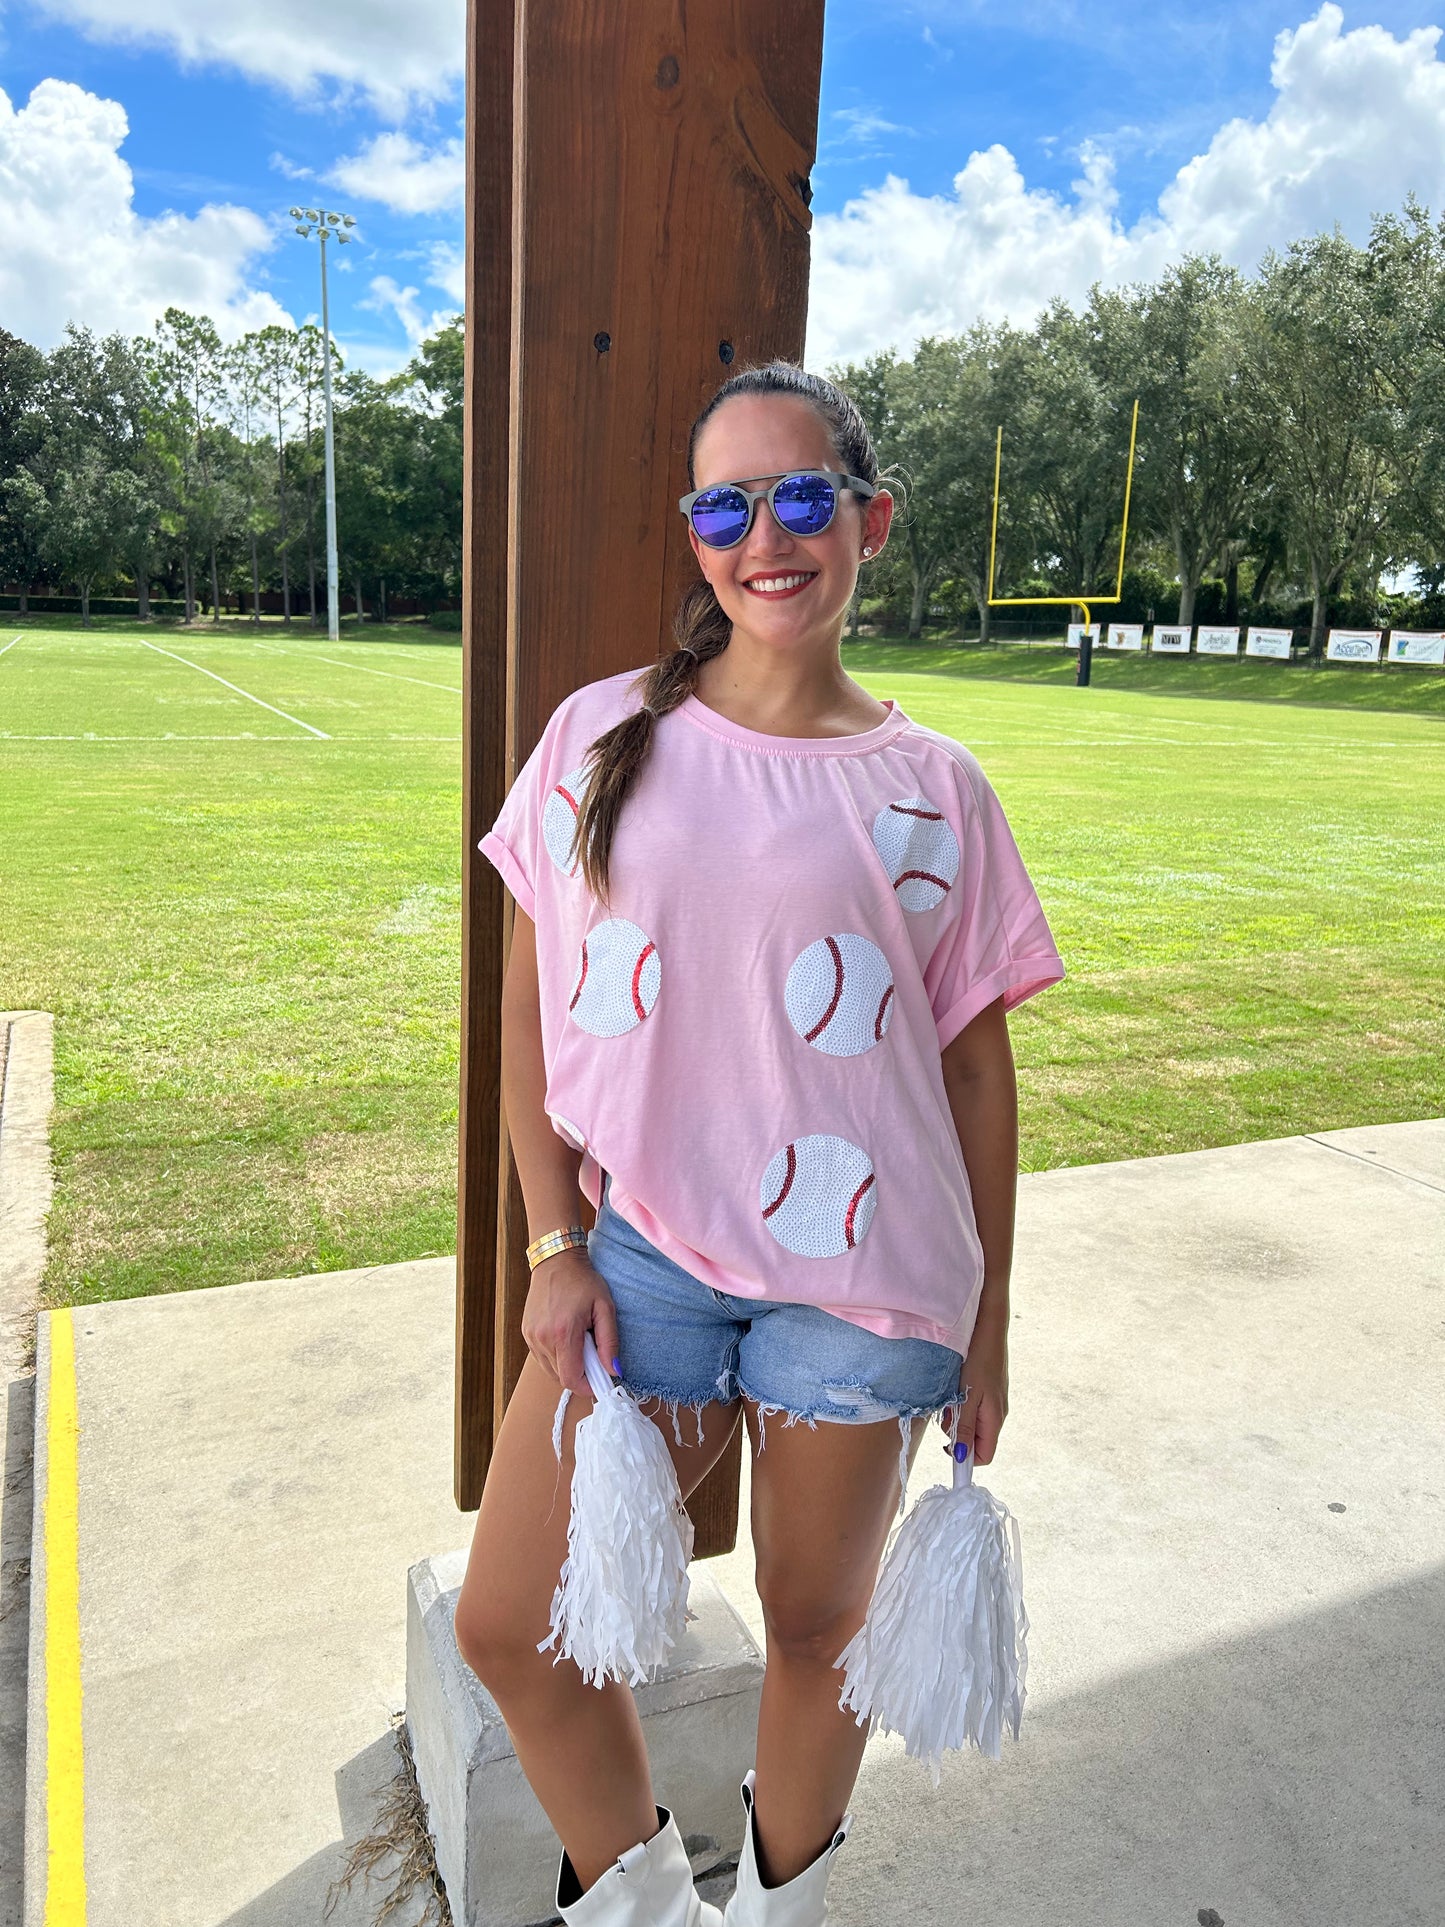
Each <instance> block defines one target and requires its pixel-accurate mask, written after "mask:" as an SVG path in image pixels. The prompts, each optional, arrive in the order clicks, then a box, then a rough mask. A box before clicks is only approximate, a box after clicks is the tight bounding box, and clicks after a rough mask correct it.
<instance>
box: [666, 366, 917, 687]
mask: <svg viewBox="0 0 1445 1927" xmlns="http://www.w3.org/2000/svg"><path fill="white" fill-rule="evenodd" d="M846 467H847V463H845V462H843V461H842V460H840V458H839V455H838V451H837V449H836V448H834V446H833V442H832V438H831V436H830V435H829V433H828V428H827V424H826V423H825V422H824V420H823V418H822V416H821V415H820V414H819V413H818V411H817V410H816V409H815V408H814V407H813V406H812V404H811V403H809V402H806V401H804V400H803V399H802V398H801V397H800V396H797V395H776V394H763V395H757V394H753V395H747V394H744V395H734V396H732V397H731V398H730V399H729V400H727V401H725V402H724V403H723V404H722V405H721V407H719V408H718V409H717V411H716V412H715V413H714V414H713V415H711V416H710V417H709V418H708V420H707V422H706V424H705V425H704V427H703V430H702V433H701V434H700V435H699V437H698V444H697V449H696V451H695V454H694V460H693V469H694V476H695V480H694V483H693V486H694V487H695V488H712V487H714V486H715V485H716V484H717V483H719V482H740V483H741V484H742V485H743V486H744V487H745V488H749V489H758V488H767V487H768V485H769V484H770V483H771V482H772V481H774V480H775V479H776V478H777V477H778V476H779V475H787V474H792V473H793V472H794V471H795V470H797V469H800V468H827V469H834V470H841V469H846ZM892 515H893V498H892V496H891V495H889V494H887V493H886V491H885V492H880V493H879V494H877V495H875V496H872V497H871V498H870V499H869V500H867V501H865V500H864V499H863V497H862V496H860V495H855V494H854V493H853V492H852V490H851V489H849V490H845V491H843V492H842V493H841V494H840V496H839V500H838V508H837V512H836V513H835V514H834V516H833V519H832V521H831V522H830V523H829V524H828V526H827V528H826V529H824V530H823V532H822V534H821V535H810V536H799V535H789V534H788V532H787V530H786V529H784V528H783V527H782V526H781V524H780V523H779V521H778V519H777V517H776V516H775V515H774V514H773V512H772V510H771V508H770V507H769V506H768V504H767V503H766V502H759V503H758V505H757V507H756V508H755V510H754V511H753V520H752V526H751V527H750V528H749V530H748V532H747V534H746V535H745V536H744V537H743V539H742V541H741V542H739V543H738V544H737V546H736V547H735V548H731V549H710V548H709V547H708V545H707V543H706V542H703V541H701V540H700V539H699V537H698V534H697V531H696V530H695V529H694V528H692V526H691V524H690V523H689V527H688V539H689V541H690V542H691V543H692V552H693V554H694V555H695V556H696V557H697V561H698V567H699V568H700V569H701V570H702V572H703V574H704V575H705V576H706V578H707V580H708V581H709V582H710V583H711V584H712V587H713V593H714V594H715V595H716V596H717V599H718V601H719V602H720V603H721V604H722V608H723V612H724V613H725V614H726V615H727V616H728V617H729V618H730V619H731V621H732V624H733V633H734V637H736V636H737V635H738V633H739V632H741V633H743V634H744V635H746V636H748V637H751V638H754V639H755V640H756V641H757V642H758V643H759V644H760V645H762V646H764V647H774V648H776V647H779V646H781V645H786V646H790V647H794V648H797V647H801V646H803V645H808V644H812V645H817V646H819V647H825V646H826V647H828V648H830V649H836V647H837V644H838V639H839V637H840V636H841V635H842V632H843V621H844V618H845V616H846V615H847V613H848V605H849V603H850V602H851V601H852V599H853V588H854V584H855V583H856V581H857V577H858V565H859V563H860V561H861V560H862V559H863V550H864V548H865V547H867V548H870V549H871V550H872V552H873V554H874V555H875V556H876V555H877V554H878V552H879V550H880V549H881V548H882V546H883V543H884V540H885V539H886V536H887V533H888V524H889V522H890V520H891V519H892ZM764 585H767V586H764Z"/></svg>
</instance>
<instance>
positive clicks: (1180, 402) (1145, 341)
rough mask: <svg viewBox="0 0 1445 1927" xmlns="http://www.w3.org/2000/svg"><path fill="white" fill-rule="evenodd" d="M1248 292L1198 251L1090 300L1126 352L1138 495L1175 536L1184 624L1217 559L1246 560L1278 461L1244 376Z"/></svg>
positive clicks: (1146, 512) (1143, 515)
mask: <svg viewBox="0 0 1445 1927" xmlns="http://www.w3.org/2000/svg"><path fill="white" fill-rule="evenodd" d="M1247 301H1248V290H1247V284H1246V283H1245V281H1244V278H1243V277H1242V276H1241V275H1240V274H1239V273H1238V272H1237V271H1236V270H1235V269H1234V268H1231V267H1226V266H1225V264H1224V263H1223V262H1222V261H1221V260H1220V259H1219V258H1218V256H1211V257H1209V258H1208V259H1203V258H1201V257H1199V256H1193V255H1192V256H1188V257H1186V258H1185V259H1184V260H1183V261H1181V262H1179V263H1178V264H1177V265H1176V266H1175V267H1172V268H1169V269H1166V271H1165V272H1164V274H1163V275H1162V276H1161V277H1160V279H1159V280H1158V281H1157V282H1156V283H1155V284H1154V285H1153V286H1152V287H1149V288H1142V289H1133V290H1130V291H1129V293H1128V294H1126V295H1110V296H1104V295H1100V294H1099V293H1098V292H1097V290H1096V291H1095V295H1094V298H1093V304H1092V305H1093V307H1094V308H1095V310H1096V311H1097V312H1099V313H1100V315H1101V317H1102V315H1103V314H1105V313H1110V314H1111V315H1112V319H1113V329H1112V332H1113V335H1114V338H1115V340H1116V341H1117V343H1118V344H1119V346H1120V347H1121V348H1122V349H1123V350H1124V352H1123V354H1122V355H1120V356H1119V358H1118V362H1117V364H1116V367H1115V368H1114V370H1113V371H1112V379H1113V382H1114V385H1115V386H1116V387H1117V388H1118V389H1119V390H1120V399H1121V400H1122V399H1123V391H1124V390H1126V389H1127V390H1130V391H1132V392H1133V393H1134V394H1136V395H1137V396H1138V400H1139V446H1138V456H1137V466H1136V480H1135V488H1134V505H1135V509H1136V511H1137V514H1138V517H1139V524H1140V526H1141V528H1144V529H1147V530H1150V531H1152V532H1153V533H1155V534H1157V535H1158V536H1159V537H1160V538H1161V539H1162V540H1163V541H1164V542H1166V543H1167V544H1168V547H1169V552H1170V554H1171V556H1172V558H1173V561H1174V567H1175V570H1176V572H1177V574H1178V577H1179V620H1180V622H1181V623H1184V624H1190V623H1192V622H1193V620H1194V598H1195V596H1196V594H1197V593H1198V589H1199V584H1200V583H1201V582H1202V581H1203V579H1204V576H1205V574H1206V572H1207V570H1208V569H1209V567H1210V565H1211V564H1218V565H1219V566H1220V567H1221V568H1226V569H1227V568H1230V567H1237V564H1238V560H1239V557H1240V555H1241V554H1242V553H1243V552H1244V550H1245V548H1246V547H1247V544H1248V538H1249V533H1250V523H1251V517H1250V504H1251V502H1252V501H1253V500H1254V498H1255V496H1256V493H1257V489H1258V484H1259V481H1260V477H1261V475H1262V473H1263V472H1264V470H1265V468H1266V467H1267V464H1268V460H1269V437H1268V424H1267V422H1266V421H1264V420H1262V419H1261V418H1260V416H1259V414H1258V413H1257V411H1256V410H1255V409H1254V408H1253V407H1252V406H1251V405H1250V396H1249V393H1248V390H1247V387H1246V384H1245V382H1244V379H1243V370H1242V361H1243V356H1244V352H1245V322H1244V309H1245V305H1246V303H1247ZM1108 332H1109V330H1108V329H1105V328H1101V330H1100V333H1101V335H1102V334H1107V333H1108Z"/></svg>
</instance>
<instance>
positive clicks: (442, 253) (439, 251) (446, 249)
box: [428, 241, 467, 308]
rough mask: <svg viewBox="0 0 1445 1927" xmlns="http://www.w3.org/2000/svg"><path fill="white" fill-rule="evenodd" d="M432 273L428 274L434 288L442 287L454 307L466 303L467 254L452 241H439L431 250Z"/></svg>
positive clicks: (462, 305) (459, 306)
mask: <svg viewBox="0 0 1445 1927" xmlns="http://www.w3.org/2000/svg"><path fill="white" fill-rule="evenodd" d="M430 258H431V273H430V275H429V276H428V279H429V281H430V282H431V285H432V286H433V287H434V288H440V289H441V291H442V293H443V294H444V295H446V296H447V298H448V299H449V300H450V302H451V304H452V306H453V308H461V307H464V306H465V305H466V298H467V291H466V266H467V263H466V256H465V255H464V254H463V253H462V250H461V249H460V248H458V247H453V246H452V244H451V242H450V241H438V242H436V243H435V244H434V245H433V247H432V250H431V257H430Z"/></svg>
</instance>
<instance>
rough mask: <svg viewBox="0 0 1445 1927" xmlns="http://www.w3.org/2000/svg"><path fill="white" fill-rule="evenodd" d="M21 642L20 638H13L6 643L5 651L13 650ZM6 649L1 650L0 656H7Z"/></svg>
mask: <svg viewBox="0 0 1445 1927" xmlns="http://www.w3.org/2000/svg"><path fill="white" fill-rule="evenodd" d="M19 640H20V638H19V636H12V637H11V638H10V640H9V642H7V643H6V645H5V649H13V648H14V647H15V645H16V643H17V642H19ZM5 649H0V656H3V655H4V654H5Z"/></svg>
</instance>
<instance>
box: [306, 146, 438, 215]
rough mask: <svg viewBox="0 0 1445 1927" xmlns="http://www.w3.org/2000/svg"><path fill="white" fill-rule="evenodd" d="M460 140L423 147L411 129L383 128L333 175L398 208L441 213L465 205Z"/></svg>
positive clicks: (350, 190)
mask: <svg viewBox="0 0 1445 1927" xmlns="http://www.w3.org/2000/svg"><path fill="white" fill-rule="evenodd" d="M465 164H466V154H465V150H464V148H463V145H462V142H461V141H460V140H449V141H443V142H442V143H441V145H440V146H438V147H431V148H427V147H423V146H421V145H420V143H419V142H417V141H414V140H412V139H411V137H410V136H409V135H407V134H400V133H386V134H378V135H376V136H375V138H374V139H372V140H370V141H367V142H366V144H365V145H364V146H363V147H362V148H361V150H360V152H359V153H356V154H352V155H350V156H348V157H347V158H345V159H343V160H339V161H338V162H337V163H336V165H335V166H334V167H333V168H332V170H331V175H330V178H331V180H332V181H334V182H335V184H336V185H337V186H338V187H339V188H341V189H342V190H343V191H344V192H345V193H347V194H355V195H358V196H360V197H361V198H362V199H363V200H368V201H380V202H381V203H382V204H383V205H384V206H386V207H389V208H391V209H393V210H394V211H395V212H396V213H398V214H436V213H438V212H440V211H441V210H442V209H443V208H451V207H460V206H461V204H462V193H463V190H464V188H465V186H466V174H465Z"/></svg>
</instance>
